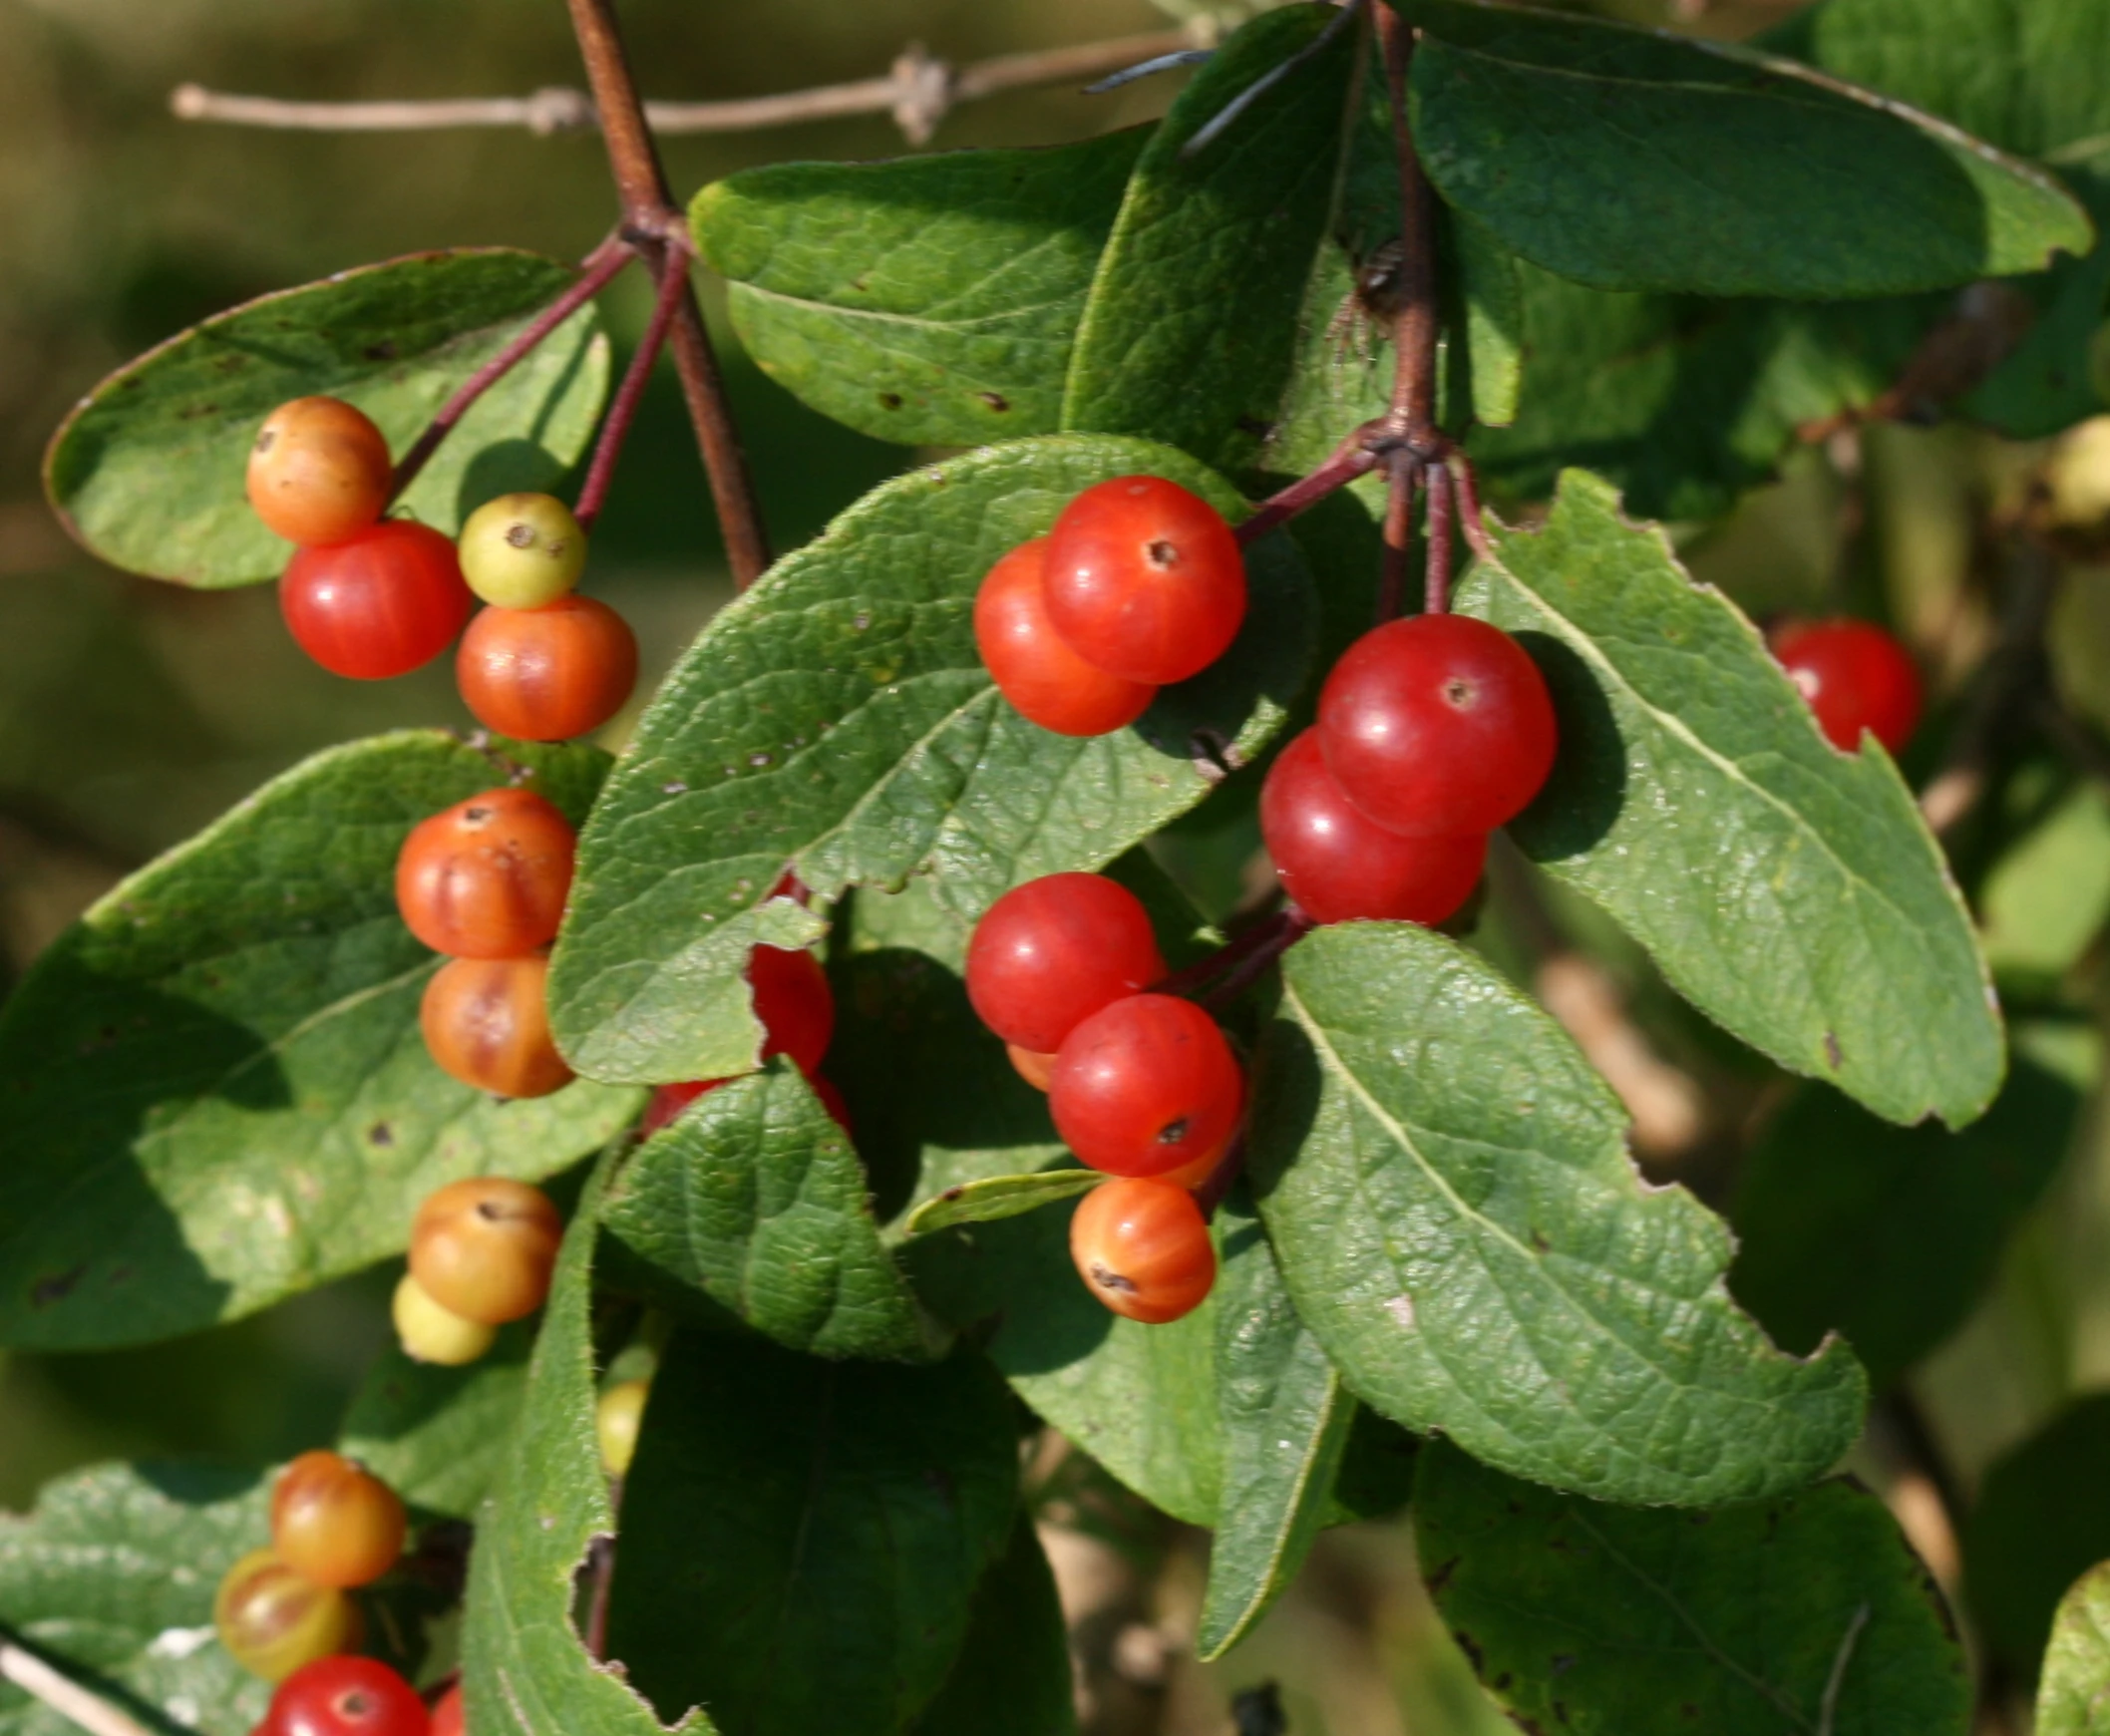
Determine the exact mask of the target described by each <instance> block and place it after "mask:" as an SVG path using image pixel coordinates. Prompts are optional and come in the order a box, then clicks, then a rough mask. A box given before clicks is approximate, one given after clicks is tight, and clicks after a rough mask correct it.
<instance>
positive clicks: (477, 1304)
mask: <svg viewBox="0 0 2110 1736" xmlns="http://www.w3.org/2000/svg"><path fill="white" fill-rule="evenodd" d="M563 1238H564V1224H563V1219H562V1218H560V1217H559V1216H558V1215H557V1212H556V1208H555V1207H554V1206H552V1205H551V1204H550V1203H549V1199H548V1196H546V1195H545V1194H543V1193H542V1192H541V1191H540V1190H539V1189H537V1188H530V1187H528V1185H527V1184H526V1183H525V1182H513V1181H508V1180H507V1179H506V1178H504V1177H502V1176H476V1177H472V1178H471V1179H469V1180H468V1181H464V1182H454V1183H450V1184H449V1185H448V1186H447V1187H445V1188H442V1189H440V1190H439V1192H438V1193H436V1194H433V1195H430V1196H429V1197H428V1198H427V1199H426V1201H425V1203H424V1204H423V1205H422V1206H420V1207H419V1208H418V1215H417V1217H416V1218H415V1219H414V1220H413V1221H412V1224H411V1232H410V1269H409V1270H408V1271H407V1272H405V1273H404V1274H403V1277H402V1280H401V1281H400V1282H399V1283H398V1284H397V1285H396V1294H395V1300H394V1303H393V1306H392V1310H391V1311H392V1314H393V1317H394V1320H395V1325H396V1336H397V1338H398V1339H399V1340H400V1341H401V1343H402V1345H403V1349H404V1353H405V1354H406V1355H408V1356H410V1357H411V1358H413V1359H414V1360H416V1361H419V1362H437V1363H441V1364H445V1365H447V1366H450V1367H452V1366H458V1365H460V1364H462V1363H465V1362H474V1361H476V1359H477V1358H478V1357H480V1356H482V1355H483V1354H484V1353H485V1352H486V1351H487V1350H489V1349H490V1348H491V1345H492V1340H493V1339H494V1338H496V1337H497V1335H498V1328H499V1327H501V1326H503V1325H505V1324H506V1323H507V1322H508V1321H509V1320H520V1319H525V1318H526V1317H527V1316H528V1315H529V1314H531V1313H533V1312H534V1311H535V1309H537V1308H539V1307H540V1306H541V1305H542V1303H543V1301H544V1300H546V1299H547V1297H548V1294H549V1280H550V1275H551V1274H552V1273H553V1272H554V1271H555V1269H556V1254H557V1248H558V1247H559V1246H560V1245H561V1244H562V1242H563Z"/></svg>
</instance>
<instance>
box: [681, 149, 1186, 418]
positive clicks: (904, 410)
mask: <svg viewBox="0 0 2110 1736" xmlns="http://www.w3.org/2000/svg"><path fill="white" fill-rule="evenodd" d="M1149 136H1150V135H1149V129H1147V128H1131V129H1128V130H1127V131H1124V132H1120V133H1111V134H1108V135H1107V136H1106V137H1104V138H1101V139H1091V140H1087V141H1085V142H1084V143H1083V144H1080V145H1063V146H1057V147H1055V148H1053V149H1048V150H1028V151H952V152H946V153H944V154H943V155H941V156H936V157H910V158H903V159H901V160H899V161H897V162H891V163H778V164H770V165H768V166H766V167H764V168H761V169H750V170H745V171H743V172H742V173H740V174H734V175H729V176H727V177H726V178H725V179H724V180H719V181H713V182H712V183H711V184H710V185H709V186H706V187H705V188H704V189H703V190H702V191H701V192H699V193H698V194H697V195H696V199H695V202H694V203H693V204H692V205H691V206H690V207H689V223H690V227H691V228H692V229H693V230H694V232H695V235H696V243H697V245H698V246H699V247H700V248H701V249H702V251H703V257H704V262H705V263H706V264H708V265H709V266H710V267H711V269H712V270H714V271H716V272H717V273H718V274H719V275H720V276H722V277H724V278H726V279H727V280H728V282H729V285H730V294H729V295H728V297H727V305H728V308H729V309H730V311H731V313H732V317H733V326H734V329H735V330H736V331H738V332H739V334H740V341H741V342H742V343H743V344H745V345H746V346H747V350H748V353H749V354H750V355H751V356H753V357H754V358H755V361H756V363H757V364H758V365H759V366H760V367H761V369H762V371H763V372H764V373H766V374H768V375H769V376H770V378H771V379H773V380H775V381H776V382H777V383H778V384H779V385H781V386H784V387H786V388H788V389H789V390H790V391H792V392H794V393H796V394H797V395H798V396H799V397H801V398H803V399H804V400H805V401H806V402H807V403H809V404H811V405H812V406H813V407H814V408H815V409H816V410H819V411H821V412H822V413H823V414H824V415H827V416H832V417H834V418H835V419H836V420H837V421H838V422H842V423H846V424H848V425H849V426H850V427H852V428H855V429H858V430H860V431H861V432H863V433H865V434H870V435H876V436H877V437H878V438H879V439H880V440H896V441H900V442H902V443H904V444H909V445H916V444H922V445H930V446H978V445H980V444H981V443H982V442H984V441H988V440H1003V439H1011V438H1015V437H1018V436H1021V435H1029V434H1052V433H1054V432H1055V431H1056V430H1057V429H1058V428H1060V427H1061V425H1062V393H1063V380H1064V377H1065V375H1066V373H1067V371H1068V368H1069V363H1070V348H1071V345H1072V344H1073V343H1074V342H1075V340H1076V336H1077V324H1078V321H1079V320H1080V319H1081V318H1082V317H1083V315H1084V301H1085V292H1086V291H1087V290H1088V289H1089V288H1090V287H1091V282H1092V273H1093V272H1094V271H1095V270H1096V269H1097V268H1098V264H1099V255H1100V252H1101V250H1102V249H1103V248H1104V247H1105V246H1106V241H1107V236H1108V235H1109V234H1110V233H1111V232H1112V230H1113V227H1114V218H1115V216H1116V214H1117V213H1118V212H1119V211H1120V209H1121V196H1122V189H1123V188H1124V186H1125V185H1126V184H1127V181H1128V176H1129V172H1130V171H1131V170H1132V169H1134V168H1135V165H1136V159H1137V157H1138V155H1139V154H1140V153H1141V152H1142V150H1143V148H1144V144H1145V142H1146V141H1147V140H1148V138H1149Z"/></svg>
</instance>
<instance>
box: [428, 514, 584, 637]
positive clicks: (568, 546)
mask: <svg viewBox="0 0 2110 1736" xmlns="http://www.w3.org/2000/svg"><path fill="white" fill-rule="evenodd" d="M457 546H458V547H459V549H460V551H461V559H462V577H463V578H464V579H465V580H467V581H468V584H469V588H470V589H471V590H473V591H475V592H476V594H477V595H478V596H480V597H482V598H483V599H484V601H486V602H488V603H492V604H494V605H496V606H497V607H499V608H502V609H539V608H546V607H547V606H548V605H549V604H550V603H553V602H555V601H556V599H557V598H558V597H560V596H566V595H568V594H569V593H570V591H571V588H572V587H573V586H574V585H576V584H577V583H578V580H579V574H580V573H582V572H584V571H585V570H586V532H585V531H584V530H583V529H582V528H581V527H580V525H579V521H577V520H576V519H574V518H573V517H572V516H571V509H570V508H569V507H567V506H565V505H564V503H563V502H562V501H559V500H558V499H557V498H556V497H555V496H554V495H501V496H500V497H499V498H498V499H497V500H495V501H486V502H485V503H484V504H483V505H482V506H481V507H479V508H478V509H477V510H476V511H475V512H474V513H472V514H470V515H469V521H468V522H467V523H465V524H464V525H463V526H462V535H461V539H460V541H459V543H458V544H457Z"/></svg>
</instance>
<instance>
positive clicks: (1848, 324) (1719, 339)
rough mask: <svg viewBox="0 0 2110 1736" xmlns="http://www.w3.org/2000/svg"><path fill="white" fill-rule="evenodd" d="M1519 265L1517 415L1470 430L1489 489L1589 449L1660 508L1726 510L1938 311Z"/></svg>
mask: <svg viewBox="0 0 2110 1736" xmlns="http://www.w3.org/2000/svg"><path fill="white" fill-rule="evenodd" d="M1517 271H1518V278H1519V281H1520V283H1521V285H1522V289H1523V310H1524V333H1525V367H1526V383H1525V387H1524V392H1523V396H1522V399H1521V401H1520V404H1519V408H1518V415H1517V419H1516V422H1515V424H1514V426H1512V427H1509V428H1501V429H1491V428H1478V429H1475V430H1473V433H1472V439H1471V444H1470V447H1469V451H1470V453H1471V455H1472V457H1473V459H1474V461H1475V462H1476V463H1477V464H1478V465H1479V466H1480V469H1481V476H1482V481H1483V482H1484V484H1485V485H1486V486H1487V488H1488V491H1489V493H1490V495H1491V496H1492V497H1493V498H1496V499H1509V500H1522V501H1539V500H1544V499H1546V498H1547V497H1548V496H1550V495H1551V494H1552V493H1553V492H1554V485H1555V482H1556V480H1557V479H1558V478H1559V476H1560V475H1561V473H1562V472H1563V471H1564V470H1566V469H1567V468H1568V467H1569V466H1571V465H1575V464H1584V465H1587V466H1588V467H1589V468H1590V469H1591V470H1593V471H1596V472H1599V473H1601V474H1602V475H1604V476H1605V477H1607V478H1609V479H1610V480H1611V481H1612V482H1613V483H1615V484H1616V485H1617V486H1618V488H1619V489H1620V490H1621V491H1622V492H1623V493H1624V495H1625V497H1626V503H1627V506H1628V508H1629V509H1630V510H1631V511H1633V512H1636V513H1640V514H1643V515H1645V516H1647V517H1649V518H1655V519H1709V518H1714V517H1717V516H1719V515H1721V514H1723V513H1726V512H1727V511H1728V510H1729V508H1730V507H1731V506H1733V505H1734V504H1735V501H1736V498H1737V496H1738V495H1739V494H1740V493H1741V492H1742V491H1744V490H1745V489H1749V488H1752V487H1754V486H1756V485H1757V484H1759V483H1761V482H1764V481H1766V480H1768V479H1769V478H1770V477H1771V476H1772V475H1773V473H1774V469H1775V466H1776V465H1777V464H1778V463H1779V461H1780V458H1781V455H1782V454H1783V453H1784V452H1786V451H1787V450H1788V448H1789V447H1790V446H1792V445H1793V444H1794V443H1795V442H1796V440H1797V439H1798V437H1799V430H1801V429H1802V428H1803V427H1804V426H1806V425H1821V424H1823V423H1824V422H1825V421H1826V420H1827V419H1829V418H1831V417H1834V416H1836V415H1838V414H1839V413H1840V412H1841V411H1843V410H1860V409H1863V408H1866V407H1867V406H1868V405H1869V404H1871V403H1872V402H1874V400H1875V399H1876V398H1877V397H1878V396H1879V395H1880V394H1881V393H1883V392H1884V391H1886V390H1887V389H1888V388H1889V387H1890V385H1891V383H1892V382H1893V381H1894V380H1895V379H1896V378H1897V377H1898V376H1899V374H1900V373H1901V372H1902V371H1903V369H1904V368H1905V366H1906V363H1907V361H1908V360H1909V359H1910V358H1911V356H1912V354H1913V350H1914V346H1915V345H1916V344H1917V343H1918V342H1919V340H1920V337H1921V335H1922V332H1923V330H1924V329H1925V327H1926V326H1927V325H1928V324H1930V323H1931V322H1932V321H1933V320H1934V318H1936V317H1938V316H1939V315H1938V310H1937V309H1934V308H1930V307H1923V306H1922V305H1921V304H1919V303H1901V302H1895V301H1881V302H1856V303H1844V304H1835V305H1832V306H1827V307H1823V308H1816V307H1807V306H1798V305H1796V304H1794V303H1790V302H1783V301H1703V300H1699V299H1697V298H1694V297H1689V296H1673V295H1615V294H1608V293H1604V292H1601V291H1598V290H1593V289H1584V288H1583V287H1582V285H1580V284H1576V283H1569V282H1566V281H1565V280H1563V279H1562V278H1559V277H1555V276H1553V275H1552V274H1551V273H1549V272H1545V271H1541V270H1540V269H1539V268H1538V267H1537V266H1535V265H1530V264H1526V263H1524V262H1522V261H1519V262H1518V267H1517ZM1941 299H1942V300H1943V302H1946V300H1947V299H1948V298H1946V297H1943V298H1941Z"/></svg>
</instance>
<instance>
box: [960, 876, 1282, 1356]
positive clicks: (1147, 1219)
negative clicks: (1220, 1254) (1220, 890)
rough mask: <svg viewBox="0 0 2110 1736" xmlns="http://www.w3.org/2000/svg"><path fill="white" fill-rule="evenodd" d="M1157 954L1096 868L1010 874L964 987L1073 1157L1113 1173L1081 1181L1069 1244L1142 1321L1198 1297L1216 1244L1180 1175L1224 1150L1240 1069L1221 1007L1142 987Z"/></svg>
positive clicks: (1155, 976)
mask: <svg viewBox="0 0 2110 1736" xmlns="http://www.w3.org/2000/svg"><path fill="white" fill-rule="evenodd" d="M1165 975H1166V969H1165V960H1164V957H1163V956H1162V954H1161V953H1160V952H1159V950H1158V941H1157V936H1156V935H1155V934H1154V933H1153V931H1152V929H1151V923H1150V916H1149V914H1148V912H1146V911H1145V909H1144V907H1143V904H1142V901H1141V900H1140V899H1138V898H1137V897H1136V895H1135V894H1134V893H1133V892H1131V891H1129V890H1128V888H1127V887H1125V886H1122V885H1120V884H1119V883H1117V882H1116V881H1113V880H1110V879H1107V878H1105V877H1104V876H1103V875H1099V874H1086V873H1064V874H1049V875H1047V876H1045V877H1043V878H1041V879H1037V880H1029V881H1027V882H1026V883H1025V884H1024V885H1020V886H1014V887H1013V888H1012V889H1011V890H1010V891H1008V892H1006V893H1005V894H1004V895H1003V896H1002V897H1001V898H999V899H997V901H996V902H995V903H994V904H992V905H991V906H990V907H989V910H988V912H987V914H985V915H984V916H983V917H982V919H981V921H980V922H979V923H977V924H976V926H975V930H974V935H973V938H972V940H971V941H970V942H969V944H968V948H967V995H968V998H969V1000H970V1001H972V1003H973V1005H974V1010H975V1012H976V1013H977V1014H979V1015H980V1017H981V1020H982V1022H983V1023H984V1024H986V1025H987V1026H988V1027H989V1028H990V1029H991V1030H992V1031H994V1032H995V1033H996V1034H997V1035H998V1036H999V1037H1001V1038H1002V1039H1003V1040H1004V1042H1005V1043H1006V1044H1007V1045H1008V1046H1009V1048H1010V1052H1011V1059H1012V1063H1013V1065H1015V1066H1016V1067H1017V1068H1018V1070H1019V1072H1020V1073H1021V1074H1023V1075H1024V1076H1025V1077H1026V1078H1027V1079H1028V1080H1029V1081H1031V1082H1032V1083H1034V1084H1035V1085H1038V1086H1040V1087H1041V1088H1042V1089H1044V1090H1045V1091H1046V1092H1047V1093H1048V1107H1049V1112H1050V1113H1051V1114H1052V1115H1053V1117H1054V1120H1055V1128H1056V1131H1057V1132H1058V1133H1059V1134H1061V1136H1062V1138H1063V1140H1064V1142H1065V1143H1066V1144H1067V1145H1068V1146H1069V1148H1070V1150H1071V1151H1072V1152H1074V1153H1075V1154H1076V1156H1077V1158H1078V1159H1079V1161H1080V1162H1082V1163H1084V1164H1086V1165H1088V1166H1089V1167H1091V1168H1092V1169H1095V1170H1101V1171H1104V1172H1106V1173H1107V1174H1108V1175H1110V1176H1113V1177H1115V1178H1117V1180H1115V1181H1112V1182H1107V1183H1103V1184H1101V1185H1100V1186H1099V1187H1098V1188H1096V1189H1094V1190H1093V1191H1092V1192H1091V1193H1090V1194H1088V1195H1086V1196H1085V1199H1084V1201H1083V1203H1082V1204H1081V1205H1080V1206H1079V1208H1078V1210H1077V1214H1076V1215H1075V1216H1074V1217H1073V1218H1072V1219H1071V1220H1070V1251H1071V1255H1072V1257H1073V1258H1074V1259H1075V1260H1076V1262H1077V1269H1078V1271H1079V1272H1080V1273H1081V1274H1082V1275H1083V1277H1084V1279H1085V1282H1086V1283H1087V1284H1088V1285H1089V1286H1090V1287H1091V1289H1092V1291H1093V1293H1094V1294H1095V1295H1097V1296H1098V1297H1099V1298H1100V1300H1101V1301H1103V1302H1104V1303H1105V1304H1106V1305H1107V1306H1108V1307H1109V1308H1111V1309H1113V1310H1114V1311H1115V1312H1116V1313H1118V1314H1125V1315H1127V1316H1128V1317H1129V1318H1131V1319H1136V1320H1145V1321H1150V1322H1153V1323H1156V1322H1162V1321H1166V1320H1176V1319H1178V1318H1179V1317H1180V1316H1181V1315H1183V1314H1185V1313H1187V1312H1189V1311H1190V1310H1191V1309H1193V1308H1194V1307H1196V1306H1197V1305H1199V1304H1200V1302H1201V1301H1202V1299H1203V1298H1204V1297H1205V1296H1207V1295H1208V1294H1209V1291H1210V1287H1211V1285H1212V1284H1213V1283H1214V1282H1215V1280H1216V1249H1215V1245H1214V1243H1213V1242H1212V1240H1211V1238H1210V1233H1209V1225H1208V1223H1207V1221H1206V1219H1205V1218H1204V1216H1203V1215H1202V1211H1201V1208H1200V1207H1199V1206H1198V1205H1197V1204H1196V1201H1195V1198H1194V1195H1193V1193H1192V1190H1194V1189H1196V1188H1200V1187H1201V1186H1203V1185H1204V1184H1205V1183H1207V1182H1208V1181H1209V1179H1210V1178H1211V1176H1212V1175H1214V1174H1215V1172H1216V1171H1217V1169H1218V1168H1219V1166H1220V1165H1221V1164H1222V1162H1223V1160H1224V1157H1225V1154H1226V1152H1227V1150H1228V1148H1229V1147H1230V1145H1231V1139H1232V1138H1233V1136H1234V1135H1235V1134H1236V1132H1237V1129H1238V1121H1239V1118H1240V1116H1241V1114H1242V1113H1243V1110H1244V1101H1245V1077H1244V1070H1243V1069H1242V1068H1241V1067H1240V1066H1239V1064H1238V1059H1237V1057H1236V1056H1235V1055H1234V1054H1233V1053H1232V1052H1231V1044H1230V1042H1229V1041H1228V1040H1227V1039H1226V1037H1225V1035H1224V1033H1223V1031H1222V1030H1221V1029H1220V1028H1219V1027H1218V1025H1217V1022H1216V1021H1215V1020H1214V1019H1212V1018H1211V1017H1210V1016H1209V1015H1208V1014H1207V1013H1206V1012H1204V1011H1203V1010H1202V1009H1201V1008H1200V1007H1198V1006H1196V1005H1195V1004H1194V1003H1193V1002H1191V1001H1187V1000H1182V999H1181V998H1180V997H1178V996H1177V995H1169V994H1156V993H1152V992H1150V990H1151V988H1152V986H1153V985H1154V984H1156V983H1158V982H1160V981H1162V980H1163V979H1164V977H1165Z"/></svg>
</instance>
